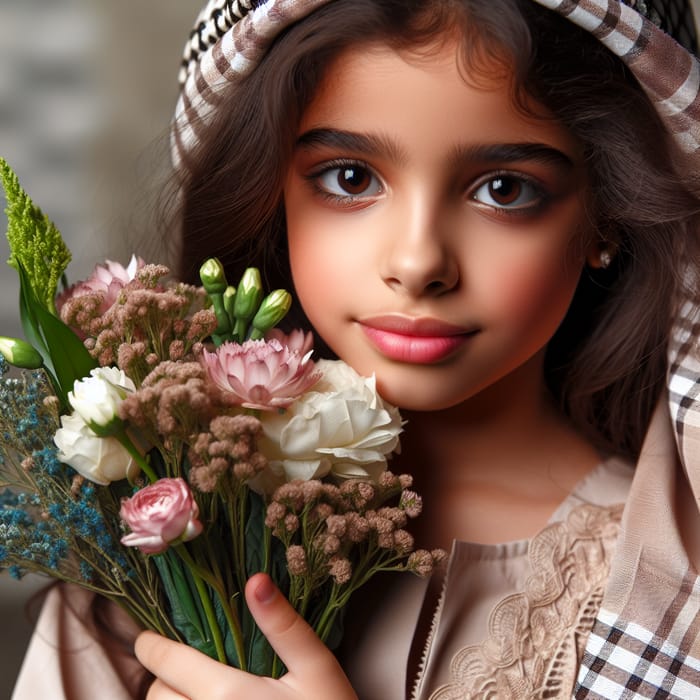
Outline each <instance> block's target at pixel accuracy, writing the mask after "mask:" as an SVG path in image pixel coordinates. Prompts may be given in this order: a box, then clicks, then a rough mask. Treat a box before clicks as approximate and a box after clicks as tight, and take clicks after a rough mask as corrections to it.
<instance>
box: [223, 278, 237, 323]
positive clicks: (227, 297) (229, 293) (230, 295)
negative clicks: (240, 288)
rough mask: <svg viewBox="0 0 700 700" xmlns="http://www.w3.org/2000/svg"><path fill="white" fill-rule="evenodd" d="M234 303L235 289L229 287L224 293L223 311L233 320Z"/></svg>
mask: <svg viewBox="0 0 700 700" xmlns="http://www.w3.org/2000/svg"><path fill="white" fill-rule="evenodd" d="M235 302H236V288H235V287H232V286H231V285H229V286H228V287H226V291H225V292H224V309H226V313H227V314H228V315H229V316H230V317H231V318H233V306H234V304H235Z"/></svg>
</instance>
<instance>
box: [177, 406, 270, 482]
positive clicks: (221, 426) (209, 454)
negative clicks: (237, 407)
mask: <svg viewBox="0 0 700 700" xmlns="http://www.w3.org/2000/svg"><path fill="white" fill-rule="evenodd" d="M261 431H262V428H261V425H260V421H259V420H258V419H257V418H255V417H254V416H247V415H237V416H219V417H217V418H214V420H212V421H211V423H210V424H209V431H208V432H204V433H200V434H199V435H198V436H197V438H196V439H195V441H194V443H193V445H192V447H191V449H190V451H189V458H190V464H191V468H190V474H189V480H190V483H191V484H192V486H194V487H195V488H196V489H197V490H198V491H201V492H202V493H211V492H213V491H215V490H216V489H217V487H218V486H219V485H220V484H221V481H222V479H224V478H225V477H227V476H228V480H227V485H228V486H229V487H230V488H231V489H232V490H236V488H237V487H238V486H240V485H241V484H244V483H245V482H247V481H248V480H250V479H252V478H253V477H254V476H255V475H256V474H258V473H260V472H261V471H262V470H263V469H265V467H266V466H267V459H266V458H265V456H264V455H263V454H262V453H260V452H258V451H257V438H258V437H259V436H260V433H261Z"/></svg>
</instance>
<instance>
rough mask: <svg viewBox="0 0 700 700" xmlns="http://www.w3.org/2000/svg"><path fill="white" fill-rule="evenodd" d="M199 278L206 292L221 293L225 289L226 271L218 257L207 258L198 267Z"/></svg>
mask: <svg viewBox="0 0 700 700" xmlns="http://www.w3.org/2000/svg"><path fill="white" fill-rule="evenodd" d="M199 278H200V279H201V280H202V286H203V287H204V291H205V292H206V293H207V294H223V293H224V292H225V291H226V287H227V285H228V283H227V282H226V273H225V272H224V266H223V265H222V264H221V262H220V261H219V259H218V258H209V260H207V261H206V262H205V263H204V264H203V265H202V267H200V268H199Z"/></svg>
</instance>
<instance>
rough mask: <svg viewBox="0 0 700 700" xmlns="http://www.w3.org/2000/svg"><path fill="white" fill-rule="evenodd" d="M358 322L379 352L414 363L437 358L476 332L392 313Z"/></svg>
mask: <svg viewBox="0 0 700 700" xmlns="http://www.w3.org/2000/svg"><path fill="white" fill-rule="evenodd" d="M360 326H361V328H362V330H363V331H364V333H365V335H366V336H367V338H368V339H369V340H370V342H371V343H372V344H373V345H374V346H375V348H377V350H379V352H380V353H382V355H384V356H385V357H387V358H389V359H390V360H397V361H399V362H408V363H413V364H433V363H436V362H440V361H441V360H444V359H446V358H447V357H449V356H450V355H451V354H452V353H453V352H455V351H456V350H457V349H458V348H460V347H461V346H462V345H464V343H466V342H467V341H468V340H469V338H471V337H472V336H473V335H475V334H476V333H477V332H478V330H477V329H464V328H461V327H459V326H454V325H452V324H449V323H444V322H442V321H438V320H436V319H432V318H426V317H422V318H409V317H406V316H394V315H391V316H377V317H372V318H367V319H362V320H361V321H360Z"/></svg>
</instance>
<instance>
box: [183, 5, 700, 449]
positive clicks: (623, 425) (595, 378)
mask: <svg viewBox="0 0 700 700" xmlns="http://www.w3.org/2000/svg"><path fill="white" fill-rule="evenodd" d="M455 37H457V38H459V40H460V45H461V47H462V66H463V69H464V74H465V76H466V77H467V78H468V79H469V80H472V79H474V80H476V81H478V80H479V76H483V75H484V71H485V66H487V65H488V66H489V67H490V70H491V71H492V72H493V70H494V68H493V66H494V65H495V66H497V68H496V69H495V70H498V71H501V70H502V72H503V74H504V75H510V76H512V90H513V100H514V104H515V105H516V106H518V108H519V109H521V110H524V111H526V112H527V110H528V107H527V104H528V99H530V100H531V99H532V98H534V99H535V100H536V101H537V102H538V103H540V104H542V105H544V106H545V107H546V108H547V109H548V110H549V111H550V113H551V114H552V115H553V118H554V119H555V120H557V121H558V122H560V123H561V124H563V125H564V126H565V127H566V128H567V129H569V131H570V132H571V133H572V134H573V135H574V137H575V138H577V139H578V141H579V142H580V144H581V145H582V148H583V153H584V156H585V164H586V167H587V171H588V181H589V191H588V198H587V202H588V203H587V208H586V216H587V218H588V221H587V222H586V223H587V224H588V228H591V229H592V230H594V231H596V232H597V235H598V236H599V237H600V239H601V240H604V241H608V242H611V243H613V244H614V245H615V247H616V249H617V255H616V258H615V262H614V264H613V266H612V267H611V268H610V269H608V270H605V271H593V270H586V271H585V272H584V274H583V275H582V279H581V281H580V284H579V287H578V289H577V292H576V295H575V298H574V301H573V303H572V306H571V309H570V311H569V313H568V315H567V317H566V319H565V320H564V322H563V324H562V326H561V327H560V329H559V330H558V332H557V334H556V335H555V337H554V338H553V339H552V341H551V342H550V344H549V346H548V350H547V357H546V375H547V380H548V383H549V385H550V388H551V390H552V392H553V394H554V395H555V397H556V398H557V400H558V401H559V402H560V404H561V406H562V408H563V410H564V412H565V413H566V414H567V415H568V416H570V418H571V419H572V421H573V423H574V425H576V426H577V427H578V429H579V430H580V431H582V432H583V433H584V434H586V435H587V436H588V437H589V439H591V440H592V441H593V442H594V444H596V445H597V447H598V448H599V449H600V450H602V451H604V452H611V453H616V454H620V455H623V456H627V457H630V458H634V457H635V456H636V455H637V453H638V452H639V449H640V446H641V442H642V439H643V436H644V433H645V430H646V427H647V425H648V422H649V419H650V416H651V412H652V410H653V407H654V405H655V403H656V401H657V399H658V396H659V394H660V391H661V388H662V386H663V381H664V375H665V368H666V345H667V340H668V335H669V330H670V323H671V318H672V316H673V312H674V310H675V308H676V305H677V303H678V299H679V295H680V293H681V291H683V293H684V294H685V295H690V296H691V297H692V298H694V299H696V298H697V290H696V289H684V290H682V286H683V280H682V270H683V268H684V265H686V264H691V265H695V264H696V262H697V243H696V238H695V237H694V235H693V234H692V232H691V231H692V229H691V222H693V221H694V220H697V217H698V212H699V211H700V207H699V200H698V197H697V192H696V191H695V190H694V186H692V187H691V186H689V185H688V183H687V181H684V178H682V177H681V175H680V174H679V170H680V168H681V166H682V156H681V154H680V153H679V152H678V151H677V149H676V146H675V145H674V143H673V140H672V138H671V137H670V135H669V134H668V132H667V130H666V129H665V127H664V125H663V123H662V122H661V119H660V117H659V116H658V114H657V112H656V111H655V109H654V107H653V105H652V104H651V103H650V101H649V99H648V98H647V97H646V95H645V94H644V92H643V90H642V89H641V88H640V86H639V85H638V83H637V82H636V80H635V79H634V77H633V76H632V75H631V73H630V72H629V70H628V69H627V68H626V67H625V66H624V64H623V63H622V62H621V61H620V60H619V59H618V58H617V57H615V56H614V55H612V54H611V53H610V52H609V51H608V50H607V49H606V48H605V47H603V46H602V45H601V44H600V43H599V42H598V41H597V40H596V39H595V38H594V37H593V36H591V35H590V34H589V33H588V32H586V31H584V30H582V29H580V28H578V27H576V26H574V25H573V24H572V23H571V22H569V21H568V20H567V19H565V18H563V17H561V16H559V15H557V14H555V13H553V12H552V11H550V10H547V9H544V8H542V7H541V6H539V5H537V4H536V3H534V2H532V0H334V1H333V2H330V3H329V4H328V5H326V6H324V7H322V8H320V9H318V10H316V11H314V12H313V13H312V14H311V15H310V16H309V17H308V18H306V19H304V20H303V21H301V22H300V23H298V24H296V25H294V26H292V27H290V28H289V29H288V30H286V31H285V32H284V33H282V34H281V35H280V36H279V37H278V38H277V40H276V41H275V42H274V44H273V46H272V47H271V49H270V50H269V51H268V53H267V54H266V56H265V57H264V58H263V60H262V61H261V63H260V65H259V66H258V67H256V68H255V70H254V71H252V73H251V74H250V75H249V76H248V77H246V78H245V79H244V80H243V81H242V83H241V84H240V85H239V86H237V87H236V88H235V89H231V90H230V91H229V93H228V94H227V95H225V96H224V97H223V100H222V103H221V104H220V105H219V108H218V110H217V115H216V117H215V119H214V122H213V123H212V124H211V125H210V126H208V127H206V128H204V130H203V132H202V133H203V140H202V141H201V143H200V144H199V145H198V147H197V148H196V149H195V150H194V151H193V152H192V153H191V154H190V155H189V157H188V162H187V175H186V177H185V178H184V181H179V182H178V187H179V205H180V210H179V215H178V216H179V218H180V221H181V226H182V237H181V240H180V251H179V259H180V270H179V272H180V274H181V276H182V277H183V278H184V279H187V280H194V279H195V278H196V274H197V268H198V265H199V263H200V261H202V260H203V258H204V257H207V256H210V255H216V256H218V257H219V258H220V259H221V260H222V261H223V262H224V264H225V266H226V267H227V269H228V270H229V272H230V275H231V279H237V278H238V275H240V273H241V272H242V270H241V267H242V266H247V265H249V264H256V265H257V266H259V267H260V268H261V270H262V271H263V274H264V277H265V278H266V280H267V283H268V284H269V285H270V286H271V287H279V286H283V287H287V288H290V287H291V284H292V281H291V274H290V271H289V264H288V255H287V250H286V240H285V239H286V236H285V222H284V209H283V205H282V186H283V180H284V177H285V174H286V172H287V169H288V164H289V163H290V160H291V157H292V153H293V150H294V146H295V138H296V134H297V127H298V124H299V121H300V118H301V115H302V114H303V112H304V110H305V108H306V106H307V105H308V104H309V103H310V101H311V99H312V98H313V96H314V94H315V92H316V90H317V88H318V86H319V84H320V82H321V81H322V80H323V78H324V76H325V74H326V71H327V68H328V66H329V65H330V64H331V62H332V61H333V60H334V59H335V58H337V57H338V56H339V55H340V54H342V52H343V51H345V50H346V49H348V48H349V47H357V46H358V45H363V44H365V45H366V44H370V43H375V42H384V43H386V44H388V45H389V46H391V47H393V48H395V49H397V50H411V51H426V52H429V51H431V50H434V49H435V47H436V46H438V45H439V44H440V42H441V41H443V40H445V39H447V38H449V39H454V38H455ZM686 180H687V179H686ZM295 312H296V315H295V316H294V317H293V320H294V322H295V323H299V322H303V314H302V312H301V310H300V309H296V310H295Z"/></svg>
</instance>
